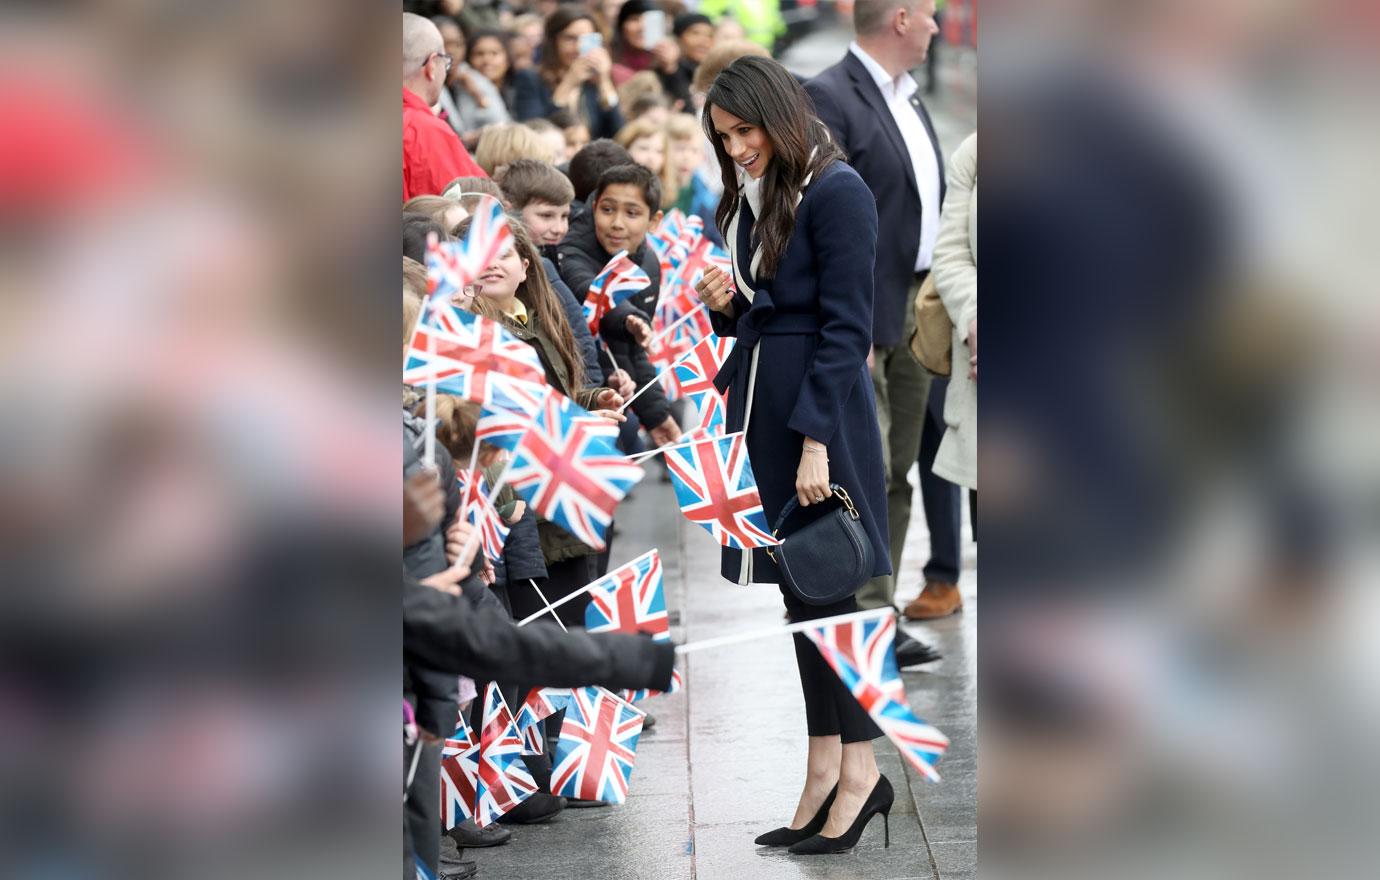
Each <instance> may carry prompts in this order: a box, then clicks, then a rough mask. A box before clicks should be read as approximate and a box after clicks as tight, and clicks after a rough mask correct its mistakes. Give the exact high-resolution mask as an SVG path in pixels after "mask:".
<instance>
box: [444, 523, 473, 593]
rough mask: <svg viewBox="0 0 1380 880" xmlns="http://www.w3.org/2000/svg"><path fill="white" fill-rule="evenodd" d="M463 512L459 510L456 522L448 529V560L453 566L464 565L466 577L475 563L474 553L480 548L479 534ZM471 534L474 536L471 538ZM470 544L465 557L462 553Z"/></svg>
mask: <svg viewBox="0 0 1380 880" xmlns="http://www.w3.org/2000/svg"><path fill="white" fill-rule="evenodd" d="M462 516H463V515H462V514H461V513H460V512H459V511H457V512H456V514H455V522H453V523H451V524H450V528H448V529H446V561H447V562H449V563H450V564H451V567H452V568H459V567H462V566H463V567H464V569H465V577H468V576H469V571H470V567H471V566H472V565H473V564H474V554H475V552H476V551H478V550H479V535H478V534H476V530H475V528H474V526H473V525H471V524H470V522H469V520H467V519H463V518H462ZM471 535H473V536H474V538H473V540H471V537H470V536H471ZM466 545H469V553H467V554H465V555H464V556H463V557H462V556H461V555H460V554H461V553H462V552H463V551H464V550H465V546H466ZM462 579H463V578H462Z"/></svg>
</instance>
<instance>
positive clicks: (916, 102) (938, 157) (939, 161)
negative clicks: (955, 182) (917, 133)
mask: <svg viewBox="0 0 1380 880" xmlns="http://www.w3.org/2000/svg"><path fill="white" fill-rule="evenodd" d="M913 75H914V74H912V76H913ZM910 106H911V107H914V108H915V113H916V115H917V116H919V117H920V122H921V123H923V124H924V126H925V132H926V133H927V134H929V136H930V146H932V147H933V148H934V161H935V164H936V165H937V166H938V167H939V203H940V204H941V205H942V204H943V203H944V192H945V190H947V189H948V187H947V185H946V184H945V181H944V153H943V151H942V150H940V149H939V136H938V135H937V134H935V133H934V123H933V122H932V121H931V120H930V111H929V110H928V109H927V108H926V107H925V102H923V101H921V100H920V91H919V90H918V89H917V90H916V92H915V94H913V95H911V96H910Z"/></svg>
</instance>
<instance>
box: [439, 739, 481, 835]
mask: <svg viewBox="0 0 1380 880" xmlns="http://www.w3.org/2000/svg"><path fill="white" fill-rule="evenodd" d="M478 782H479V737H477V736H475V735H474V731H473V730H471V729H470V726H469V724H467V723H466V721H465V714H464V713H463V712H461V713H460V717H459V720H458V721H457V722H456V729H455V732H454V733H453V734H451V735H450V736H449V737H447V738H446V741H445V743H444V744H443V745H442V746H441V821H442V825H443V827H444V828H445V830H450V829H451V828H454V827H455V826H456V825H459V824H460V823H461V822H463V821H465V820H466V819H468V818H469V817H470V816H472V815H474V798H475V787H476V786H477V785H478Z"/></svg>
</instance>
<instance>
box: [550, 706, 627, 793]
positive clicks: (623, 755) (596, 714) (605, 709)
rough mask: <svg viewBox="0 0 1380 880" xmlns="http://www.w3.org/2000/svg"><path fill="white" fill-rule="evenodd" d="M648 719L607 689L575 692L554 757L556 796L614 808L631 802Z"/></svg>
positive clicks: (552, 785)
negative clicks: (640, 743) (631, 782)
mask: <svg viewBox="0 0 1380 880" xmlns="http://www.w3.org/2000/svg"><path fill="white" fill-rule="evenodd" d="M646 717H647V716H646V713H644V712H642V711H640V710H638V709H634V708H633V707H632V706H629V705H628V704H627V703H625V702H624V701H623V700H621V699H619V698H618V697H617V696H615V695H614V694H612V693H610V692H609V691H607V690H604V689H603V688H579V689H577V690H575V691H574V692H573V694H572V695H571V699H570V702H569V703H568V704H567V705H566V710H565V724H563V725H562V726H561V738H560V740H559V741H558V742H557V743H556V753H555V754H554V755H553V756H552V758H551V763H552V768H551V791H552V793H553V794H559V795H564V796H565V797H571V798H578V799H580V800H591V801H607V802H609V803H613V804H621V803H623V802H624V801H625V800H627V797H628V779H629V778H630V777H631V776H632V771H633V764H634V763H635V762H636V760H637V738H638V737H639V736H640V735H641V734H642V720H643V719H644V718H646Z"/></svg>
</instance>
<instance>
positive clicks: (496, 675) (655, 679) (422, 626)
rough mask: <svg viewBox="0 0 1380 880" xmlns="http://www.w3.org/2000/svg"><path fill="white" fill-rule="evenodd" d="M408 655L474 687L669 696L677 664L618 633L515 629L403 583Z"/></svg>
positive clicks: (660, 650) (644, 640) (651, 645)
mask: <svg viewBox="0 0 1380 880" xmlns="http://www.w3.org/2000/svg"><path fill="white" fill-rule="evenodd" d="M403 654H404V660H405V661H406V662H407V663H411V664H419V665H428V666H431V667H433V668H435V669H439V670H442V671H445V672H448V673H450V674H452V675H468V676H470V677H471V678H473V679H475V680H476V681H486V680H490V681H491V680H494V679H504V680H508V681H529V682H532V683H533V684H534V685H536V686H546V687H581V686H584V685H602V686H604V687H607V688H616V689H623V688H655V689H657V690H662V691H664V690H668V689H669V688H670V686H671V670H672V667H673V665H674V662H675V648H674V646H673V645H672V644H671V643H670V642H656V641H653V640H652V639H651V638H650V637H648V636H643V635H629V634H621V633H601V634H599V635H590V634H588V633H585V632H581V631H578V630H577V631H573V632H569V633H566V632H562V631H560V630H559V629H557V628H556V627H551V626H527V627H518V626H515V625H514V623H513V621H512V620H510V619H509V618H508V617H507V616H506V615H505V614H504V612H503V610H502V609H501V608H494V607H492V606H476V605H474V604H472V603H471V602H469V601H467V600H466V599H464V598H463V597H457V596H452V595H450V594H449V593H443V592H441V591H439V590H433V589H431V588H430V587H426V586H423V585H422V584H421V583H419V582H418V581H417V580H415V579H414V578H411V577H404V578H403Z"/></svg>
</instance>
